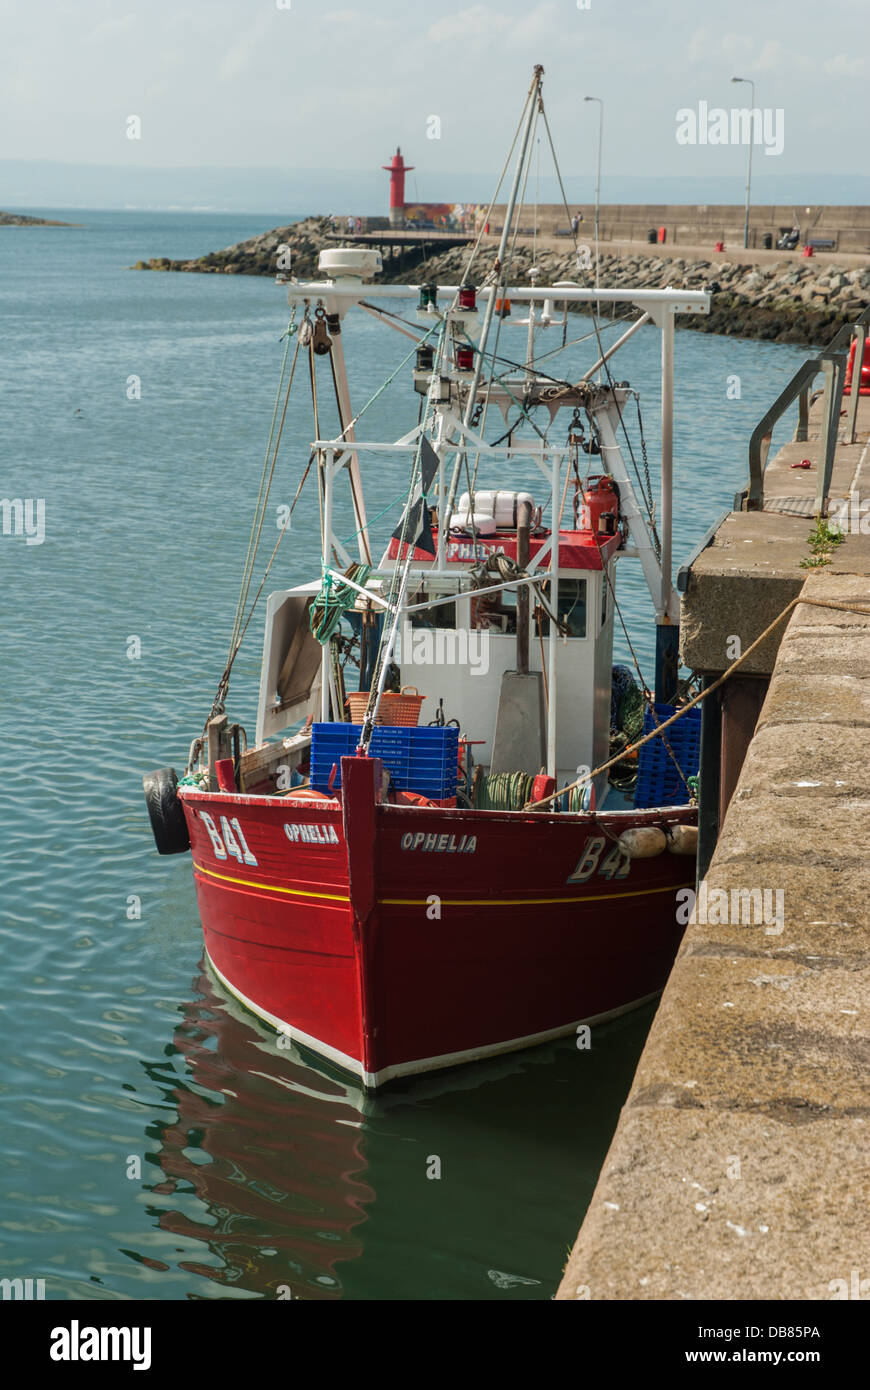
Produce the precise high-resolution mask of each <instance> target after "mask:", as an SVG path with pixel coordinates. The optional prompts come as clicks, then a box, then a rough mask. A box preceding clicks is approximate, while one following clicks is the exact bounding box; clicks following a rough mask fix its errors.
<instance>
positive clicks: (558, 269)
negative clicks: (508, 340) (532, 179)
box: [135, 217, 870, 344]
mask: <svg viewBox="0 0 870 1390" xmlns="http://www.w3.org/2000/svg"><path fill="white" fill-rule="evenodd" d="M328 232H329V221H328V219H327V218H325V217H309V218H306V219H305V220H304V221H302V222H296V223H291V224H290V225H288V226H286V227H275V228H274V229H273V230H271V231H269V232H263V233H262V234H261V235H259V236H255V237H251V238H249V240H247V241H242V242H239V243H238V245H236V246H229V247H227V248H226V249H225V250H222V251H212V252H210V253H209V254H208V255H206V256H201V257H198V258H197V259H194V260H189V261H172V260H168V259H166V258H155V259H152V260H150V261H139V262H138V263H137V265H136V267H135V268H136V269H137V270H164V271H172V270H174V271H195V272H199V273H205V274H226V275H270V276H271V275H274V274H275V272H276V268H277V257H278V252H279V247H281V246H288V247H289V248H290V250H291V252H292V274H293V275H294V276H296V277H298V278H299V279H301V280H306V279H314V278H317V258H318V255H319V253H320V251H321V250H322V249H323V247H324V246H327V245H335V244H336V243H334V242H333V243H331V242H328V241H327V234H328ZM339 244H340V243H339ZM427 249H431V248H427ZM468 254H469V252H468V249H467V248H465V247H455V248H453V249H452V250H449V251H443V252H441V253H440V254H438V255H435V256H432V255H429V256H428V257H426V258H424V254H423V251H422V249H421V248H420V247H419V246H415V247H414V248H413V249H410V250H404V251H403V253H402V255H401V256H394V257H387V258H386V259H385V261H384V273H383V275H382V276H381V277H380V279H381V280H382V281H383V282H386V283H389V282H391V281H400V280H402V281H408V282H411V283H417V282H419V281H421V280H440V281H441V282H442V283H456V282H457V281H458V279H459V278H460V276H461V275H462V273H463V270H464V267H465V265H466V263H467V260H468ZM493 256H494V247H493V246H491V245H490V244H488V243H487V244H484V245H483V246H482V247H481V248H480V250H479V252H478V257H477V260H476V267H477V274H476V275H475V276H474V277H473V278H479V279H482V278H483V275H484V274H485V273H486V271H488V270H489V268H490V265H491V263H492V259H493ZM726 257H727V253H725V254H723V255H717V256H716V258H715V259H714V260H699V259H691V258H689V259H685V258H683V257H681V256H677V257H672V256H658V255H654V254H649V253H645V252H641V251H638V252H636V253H625V252H623V251H620V252H614V253H608V252H606V251H605V252H603V253H602V255H601V259H600V281H601V284H602V285H607V286H610V287H614V288H619V287H620V286H622V285H632V286H634V287H640V288H650V289H652V288H663V287H664V286H666V285H670V286H673V287H676V288H680V289H709V290H711V291H712V295H713V298H712V304H711V310H710V314H709V316H701V315H698V316H694V317H693V318H692V319H691V327H692V328H693V329H695V330H697V331H699V332H702V333H723V334H728V335H731V336H734V337H742V338H762V339H766V340H768V341H771V342H780V343H801V344H813V343H826V342H828V341H829V339H830V338H831V337H832V336H833V334H834V333H835V332H836V331H837V329H839V328H840V327H841V326H842V325H843V324H845V323H851V322H853V321H854V320H855V319H856V318H857V317H858V315H859V314H860V313H862V311H863V310H864V309H866V308H867V306H868V304H870V266H868V267H864V268H861V269H857V270H856V269H850V268H846V267H838V266H837V265H832V264H831V263H830V262H823V261H816V260H812V259H806V260H805V259H803V258H799V257H798V256H796V255H792V256H791V257H789V255H788V253H785V254H784V255H783V257H782V258H776V259H772V260H769V261H765V262H763V263H760V264H753V265H744V264H741V263H739V262H736V261H729V260H727V258H726ZM533 263H534V264H536V265H537V266H538V267H539V269H540V272H541V276H540V278H541V282H542V283H545V284H546V283H547V282H550V283H553V282H554V281H557V280H572V281H574V282H575V283H577V284H579V285H583V284H590V285H591V284H592V283H593V274H592V272H591V271H589V270H586V271H578V269H577V262H576V258H575V256H574V253H573V250H570V251H569V250H568V249H567V248H564V249H563V248H562V247H558V248H555V249H553V248H547V249H540V250H538V252H537V255H536V256H535V257H534V262H533V257H532V251H531V248H530V247H528V246H524V245H520V246H518V247H517V248H516V250H515V252H514V256H513V260H512V262H511V278H512V280H513V281H514V282H515V283H516V282H523V281H525V280H526V279H527V276H528V271H529V270H530V269H531V266H532V264H533ZM677 323H678V324H679V325H681V326H682V327H687V326H688V321H687V320H680V319H677Z"/></svg>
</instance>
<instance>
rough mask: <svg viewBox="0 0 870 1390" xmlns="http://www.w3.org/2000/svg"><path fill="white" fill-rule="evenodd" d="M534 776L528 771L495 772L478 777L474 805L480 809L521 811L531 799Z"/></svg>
mask: <svg viewBox="0 0 870 1390" xmlns="http://www.w3.org/2000/svg"><path fill="white" fill-rule="evenodd" d="M534 781H535V779H534V777H533V776H531V775H530V774H529V773H527V772H493V773H491V774H490V775H489V776H488V777H487V776H486V775H482V776H480V777H478V779H477V781H476V782H475V785H474V806H475V809H476V810H478V811H521V810H522V808H523V806H524V805H525V804H526V802H527V801H528V800H529V798H530V797H531V794H532V786H533V785H534Z"/></svg>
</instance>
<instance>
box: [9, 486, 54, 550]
mask: <svg viewBox="0 0 870 1390" xmlns="http://www.w3.org/2000/svg"><path fill="white" fill-rule="evenodd" d="M0 518H2V532H3V535H4V536H23V537H24V544H25V545H42V542H43V541H44V540H45V498H44V497H24V498H21V497H11V498H10V497H4V498H2V499H0Z"/></svg>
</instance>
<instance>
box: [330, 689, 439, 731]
mask: <svg viewBox="0 0 870 1390" xmlns="http://www.w3.org/2000/svg"><path fill="white" fill-rule="evenodd" d="M410 691H413V694H410V693H406V692H410ZM425 698H426V696H425V695H420V694H419V693H418V691H417V687H416V686H414V685H403V686H402V689H401V691H400V692H399V693H398V694H396V692H395V691H394V690H385V691H384V693H383V695H382V696H381V704H380V709H379V710H378V717H377V719H376V720H375V723H376V724H401V725H402V726H403V727H404V728H416V726H417V725H418V724H419V722H420V707H421V706H422V704H423V701H424V700H425ZM368 702H369V692H368V691H367V690H358V691H355V692H354V693H353V694H352V695H348V697H347V701H346V703H347V707H348V709H349V710H350V722H351V724H361V723H362V722H363V717H364V715H365V712H366V706H367V705H368Z"/></svg>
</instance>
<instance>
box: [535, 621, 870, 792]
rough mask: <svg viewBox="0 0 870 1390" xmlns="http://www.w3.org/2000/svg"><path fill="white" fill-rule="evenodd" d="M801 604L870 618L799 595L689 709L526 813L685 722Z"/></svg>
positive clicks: (679, 711) (684, 706) (581, 783)
mask: <svg viewBox="0 0 870 1390" xmlns="http://www.w3.org/2000/svg"><path fill="white" fill-rule="evenodd" d="M799 603H806V604H809V605H810V606H811V607H813V608H832V609H834V610H835V611H836V612H838V613H858V614H860V615H861V617H863V618H870V608H858V607H856V606H855V604H853V603H834V602H832V600H831V599H822V598H803V597H802V596H801V595H800V594H798V596H797V598H793V599H792V600H791V602H790V603H787V604H786V606H785V608H784V609H783V610H782V612H781V613H780V614H779V616H778V617H776V618H774V620H773V622H772V623H770V624H769V625H768V626H767V627H766V628H765V629H764V631H763V632H762V634H761V636H760V637H756V639H755V641H754V642H753V643H752V644H751V645H750V646H748V647H747V648H746V651H745V652H744V653H743V655H742V656H738V658H737V660H736V661H733V662H732V663H731V665H730V666H729V667H728V670H727V671H725V672H723V674H722V675H721V676H719V677H718V679H717V680H715V681H714V682H713V684H712V685H708V686H707V688H706V690H702V691H701V693H700V694H699V695H695V696H694V698H693V699H691V700H689V701H687V703H686V704H685V705H682V706H681V708H680V709H678V710H677V712H676V714H672V715H671V717H670V719H666V720H665V721H664V722H663V723H662V724H659V726H658V728H656V729H652V730H651V731H650V732H649V733H648V734H644V736H643V738H639V739H638V740H637V742H636V743H632V744H631V745H630V746H629V747H628V748H623V749H622V750H621V751H620V752H619V753H618V754H617V756H616V757H615V758H609V759H608V761H607V762H606V763H601V764H600V765H599V766H598V767H594V768H593V769H592V771H591V772H587V773H586V774H584V776H583V777H578V778H577V781H576V782H569V783H568V785H567V786H565V787H561V788H560V789H559V791H556V792H553V793H552V795H551V796H544V797H542V798H541V800H540V801H529V802H527V803H526V805H525V806H524V807H523V810H524V811H537V810H538V809H539V808H540V807H541V806H549V805H550V803H551V802H553V801H559V800H560V799H561V797H563V796H564V795H565V794H566V792H572V791H573V790H574V788H575V787H582V786H585V785H586V783H587V782H591V781H593V779H594V778H596V777H598V776H599V774H600V773H602V772H606V771H607V769H608V768H609V767H613V764H614V763H618V762H621V761H622V759H623V758H625V757H626V756H627V755H628V754H629V753H634V752H636V751H637V749H638V748H642V747H643V745H644V744H645V743H649V742H650V740H651V739H654V738H658V736H659V734H662V733H664V731H665V729H668V728H670V726H671V724H675V723H676V722H677V720H678V719H682V717H683V715H684V714H688V712H689V710H690V709H693V708H694V707H695V705H699V704H700V703H701V701H702V700H706V698H707V696H708V695H712V694H713V691H714V690H718V688H719V686H720V685H724V683H725V681H727V680H728V679H729V678H730V677H731V676H733V674H734V672H735V671H736V670H737V667H738V666H742V665H743V662H744V661H745V660H746V658H747V657H748V656H751V655H752V653H753V652H754V651H755V649H756V647H759V646H760V645H761V643H762V642H763V641H764V640H765V638H767V637H769V636H770V634H771V633H772V632H773V630H774V628H775V627H778V626H779V624H780V623H781V622H782V620H783V618H784V617H785V616H786V614H787V613H790V612H791V610H792V609H793V608H796V607H797V606H798V604H799Z"/></svg>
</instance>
